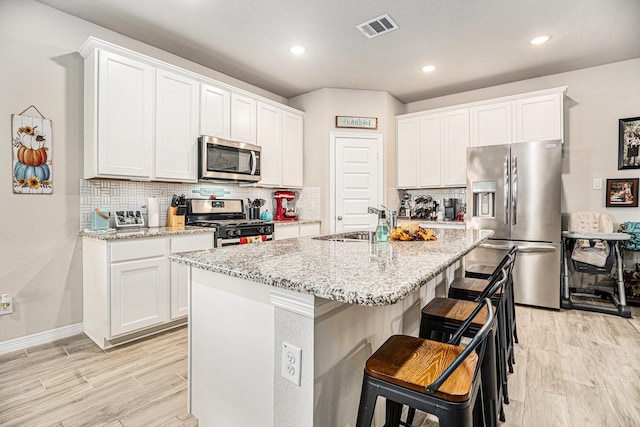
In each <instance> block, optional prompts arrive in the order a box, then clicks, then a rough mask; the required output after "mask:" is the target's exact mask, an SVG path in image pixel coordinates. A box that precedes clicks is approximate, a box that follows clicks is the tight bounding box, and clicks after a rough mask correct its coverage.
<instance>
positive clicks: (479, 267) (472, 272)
mask: <svg viewBox="0 0 640 427" xmlns="http://www.w3.org/2000/svg"><path fill="white" fill-rule="evenodd" d="M514 247H515V246H514ZM514 247H512V248H511V250H513V248H514ZM503 259H504V258H503ZM495 271H496V267H494V266H491V265H484V264H471V265H470V266H468V267H467V268H466V270H465V272H464V276H465V277H470V278H472V279H486V280H488V279H489V277H491V275H492V274H493V273H494V272H495ZM507 286H509V288H510V289H509V296H510V298H511V301H508V302H507V306H508V307H511V308H510V311H509V312H508V313H507V314H508V315H509V322H510V323H511V329H512V331H511V333H512V334H513V340H514V342H515V343H516V344H517V343H518V328H517V325H516V306H515V298H514V296H513V276H511V277H509V283H508V284H507ZM513 363H515V360H514V361H513Z"/></svg>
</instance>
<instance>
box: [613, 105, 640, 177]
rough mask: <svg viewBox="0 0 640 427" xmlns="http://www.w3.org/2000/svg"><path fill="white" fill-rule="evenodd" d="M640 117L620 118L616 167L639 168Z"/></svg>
mask: <svg viewBox="0 0 640 427" xmlns="http://www.w3.org/2000/svg"><path fill="white" fill-rule="evenodd" d="M639 151H640V117H631V118H629V119H620V121H619V130H618V169H640V152H639Z"/></svg>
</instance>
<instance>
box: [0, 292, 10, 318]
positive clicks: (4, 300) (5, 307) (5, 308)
mask: <svg viewBox="0 0 640 427" xmlns="http://www.w3.org/2000/svg"><path fill="white" fill-rule="evenodd" d="M11 313H13V299H12V298H11V295H9V294H2V296H1V297H0V316H2V315H3V314H11Z"/></svg>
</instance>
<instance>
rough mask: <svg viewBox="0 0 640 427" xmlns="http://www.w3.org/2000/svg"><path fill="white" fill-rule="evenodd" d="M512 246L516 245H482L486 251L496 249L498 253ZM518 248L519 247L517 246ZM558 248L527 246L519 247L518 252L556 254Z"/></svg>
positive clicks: (551, 246)
mask: <svg viewBox="0 0 640 427" xmlns="http://www.w3.org/2000/svg"><path fill="white" fill-rule="evenodd" d="M511 246H514V245H509V244H502V245H501V244H495V243H481V244H480V247H481V248H484V249H495V250H498V251H508V250H509V249H511ZM515 246H517V245H515ZM557 250H558V248H557V247H556V246H553V245H535V246H534V245H527V246H519V247H518V252H520V253H523V254H535V253H548V252H555V251H557Z"/></svg>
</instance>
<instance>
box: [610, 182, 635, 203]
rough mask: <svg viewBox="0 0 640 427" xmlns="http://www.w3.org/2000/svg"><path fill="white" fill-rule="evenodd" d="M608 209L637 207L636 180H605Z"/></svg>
mask: <svg viewBox="0 0 640 427" xmlns="http://www.w3.org/2000/svg"><path fill="white" fill-rule="evenodd" d="M606 194H607V207H608V208H616V207H620V208H637V207H638V178H623V179H607V193H606Z"/></svg>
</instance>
